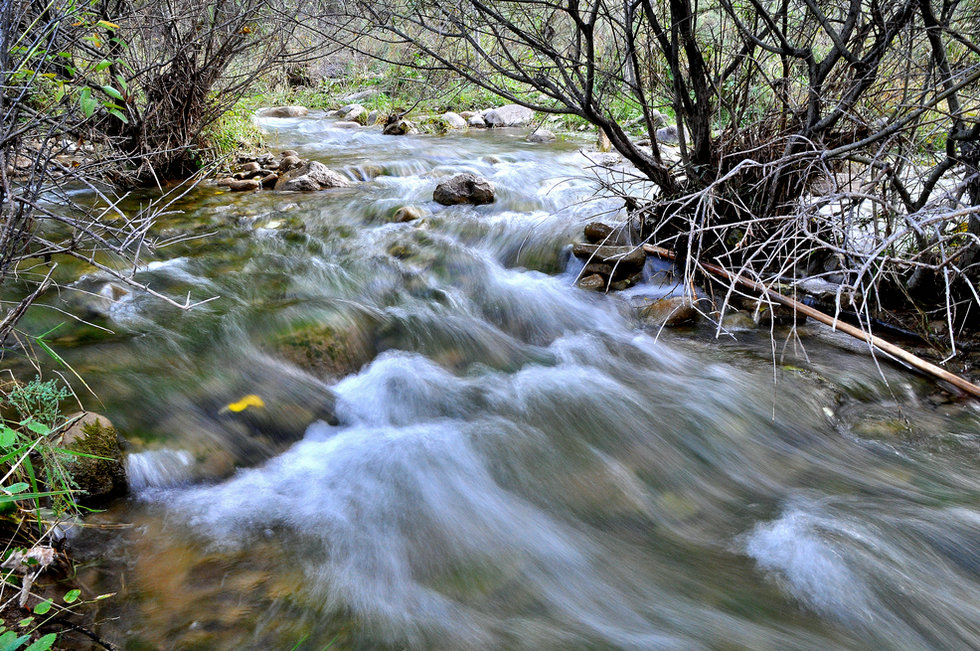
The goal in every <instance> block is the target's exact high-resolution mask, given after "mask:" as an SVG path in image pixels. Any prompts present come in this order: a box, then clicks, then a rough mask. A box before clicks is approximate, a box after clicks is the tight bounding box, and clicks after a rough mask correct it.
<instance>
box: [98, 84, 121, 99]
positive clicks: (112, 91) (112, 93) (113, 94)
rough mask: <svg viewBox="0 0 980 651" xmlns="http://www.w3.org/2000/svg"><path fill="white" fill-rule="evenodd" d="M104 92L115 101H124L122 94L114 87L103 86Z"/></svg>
mask: <svg viewBox="0 0 980 651" xmlns="http://www.w3.org/2000/svg"><path fill="white" fill-rule="evenodd" d="M102 92H104V93H105V94H106V95H108V96H109V97H112V98H114V99H118V100H119V101H123V94H122V93H120V92H119V91H118V90H116V89H115V88H113V87H112V86H103V87H102Z"/></svg>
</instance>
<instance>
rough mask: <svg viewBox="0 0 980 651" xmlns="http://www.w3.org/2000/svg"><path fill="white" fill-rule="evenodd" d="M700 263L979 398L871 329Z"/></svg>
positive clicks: (653, 249) (655, 250)
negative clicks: (877, 335) (858, 326)
mask: <svg viewBox="0 0 980 651" xmlns="http://www.w3.org/2000/svg"><path fill="white" fill-rule="evenodd" d="M643 250H644V251H646V252H647V253H650V254H652V255H656V256H659V257H661V258H666V259H668V260H673V259H674V258H675V254H674V252H673V251H670V250H668V249H664V248H661V247H659V246H653V245H652V244H644V245H643ZM699 266H700V267H701V268H702V269H704V270H705V271H707V272H708V273H710V274H712V275H715V276H719V277H721V278H724V279H726V280H730V281H734V282H736V283H738V284H740V285H744V286H745V287H748V288H750V289H752V290H753V291H756V292H759V293H760V294H765V295H766V296H768V297H769V298H770V299H772V300H773V301H774V302H776V303H779V304H781V305H785V306H787V307H791V308H793V309H794V310H796V311H797V312H798V313H800V314H805V315H806V316H808V317H810V318H811V319H814V320H815V321H819V322H820V323H825V324H827V325H829V326H830V327H831V328H833V329H834V330H840V331H841V332H843V333H845V334H848V335H851V336H852V337H854V338H855V339H860V340H861V341H863V342H865V343H867V344H868V345H870V346H873V347H875V348H877V349H878V350H880V351H882V352H884V353H887V354H888V355H891V356H892V357H895V358H896V359H899V360H901V361H903V362H905V363H906V364H908V365H909V366H912V367H913V368H916V369H918V370H920V371H922V372H923V373H928V374H929V375H932V376H933V377H936V378H939V379H940V380H943V381H944V382H948V383H950V384H952V385H953V386H955V387H956V388H957V389H960V390H961V391H963V392H965V393H967V394H969V395H971V396H973V397H974V398H980V386H977V385H976V384H973V383H972V382H970V381H969V380H966V379H964V378H961V377H960V376H958V375H955V374H953V373H950V372H949V371H947V370H946V369H943V368H940V367H938V366H936V365H935V364H930V363H929V362H927V361H926V360H924V359H922V358H921V357H918V356H916V355H913V354H912V353H910V352H908V351H907V350H903V349H901V348H899V347H898V346H896V345H895V344H892V343H889V342H887V341H885V340H883V339H881V338H880V337H876V336H874V335H873V334H871V333H868V332H865V331H864V330H861V329H860V328H856V327H854V326H852V325H851V324H849V323H844V322H842V321H840V320H838V319H835V318H834V317H832V316H830V315H829V314H825V313H824V312H821V311H820V310H817V309H814V308H812V307H810V306H809V305H804V304H803V303H800V302H799V301H797V300H794V299H792V298H790V297H789V296H784V295H783V294H780V293H779V292H777V291H775V290H773V289H770V288H769V287H766V286H765V285H763V284H762V283H760V282H756V281H754V280H752V279H751V278H746V277H744V276H741V275H738V274H733V273H731V272H729V271H727V270H726V269H723V268H722V267H719V266H717V265H713V264H711V263H708V262H701V263H699Z"/></svg>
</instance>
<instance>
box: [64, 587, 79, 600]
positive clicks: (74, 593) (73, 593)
mask: <svg viewBox="0 0 980 651" xmlns="http://www.w3.org/2000/svg"><path fill="white" fill-rule="evenodd" d="M80 594H82V591H81V590H78V589H77V588H76V589H75V590H69V591H68V592H66V593H65V603H66V604H70V603H74V602H75V601H77V600H78V596H79V595H80Z"/></svg>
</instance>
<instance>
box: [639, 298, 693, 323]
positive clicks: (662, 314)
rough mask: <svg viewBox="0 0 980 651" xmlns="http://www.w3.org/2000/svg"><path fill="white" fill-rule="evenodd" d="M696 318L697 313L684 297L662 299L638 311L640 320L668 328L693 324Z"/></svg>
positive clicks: (688, 299) (689, 300)
mask: <svg viewBox="0 0 980 651" xmlns="http://www.w3.org/2000/svg"><path fill="white" fill-rule="evenodd" d="M697 317H698V311H697V310H696V309H694V304H693V303H691V299H690V298H688V297H686V296H671V297H670V298H662V299H660V300H659V301H654V302H653V303H651V304H650V305H647V306H645V307H643V308H642V309H640V318H641V319H642V320H643V321H645V322H647V323H650V324H653V325H656V326H666V327H668V328H674V327H677V326H680V325H686V324H688V323H693V322H694V321H695V320H696V319H697Z"/></svg>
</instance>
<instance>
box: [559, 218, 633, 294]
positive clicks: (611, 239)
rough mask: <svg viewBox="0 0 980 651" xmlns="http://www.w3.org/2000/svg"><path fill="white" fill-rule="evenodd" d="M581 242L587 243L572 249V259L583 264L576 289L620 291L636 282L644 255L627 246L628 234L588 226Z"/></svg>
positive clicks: (610, 228) (599, 225) (598, 226)
mask: <svg viewBox="0 0 980 651" xmlns="http://www.w3.org/2000/svg"><path fill="white" fill-rule="evenodd" d="M585 238H586V240H587V241H588V242H587V243H584V244H581V243H580V244H576V245H575V246H573V247H572V255H574V256H575V257H576V258H578V259H579V260H582V261H583V262H584V263H585V267H584V268H583V269H582V273H581V274H579V282H578V285H579V287H582V288H584V289H591V290H594V291H606V290H622V289H626V288H627V287H630V286H631V285H635V284H636V283H637V282H638V281H639V280H640V278H641V275H642V272H643V265H644V264H646V259H647V254H646V253H645V252H644V251H643V249H642V248H640V247H638V246H631V245H630V244H629V234H628V233H627V232H626V231H625V230H624V229H623V228H622V227H619V228H617V227H613V226H609V225H607V224H603V223H601V222H592V223H590V224H588V225H587V226H586V227H585Z"/></svg>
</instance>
